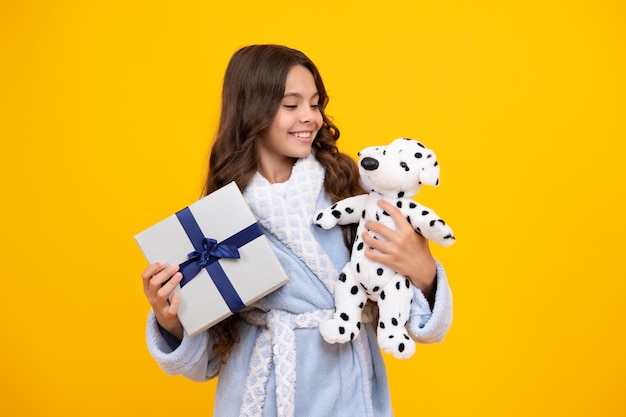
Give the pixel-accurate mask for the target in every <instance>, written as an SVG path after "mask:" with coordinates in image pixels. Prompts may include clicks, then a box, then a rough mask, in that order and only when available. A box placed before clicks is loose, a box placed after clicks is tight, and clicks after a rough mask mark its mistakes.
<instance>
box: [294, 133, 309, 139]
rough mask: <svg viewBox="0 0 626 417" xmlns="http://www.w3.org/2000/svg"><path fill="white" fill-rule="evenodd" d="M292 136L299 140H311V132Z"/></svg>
mask: <svg viewBox="0 0 626 417" xmlns="http://www.w3.org/2000/svg"><path fill="white" fill-rule="evenodd" d="M292 135H294V136H295V137H297V138H310V137H311V132H296V133H292Z"/></svg>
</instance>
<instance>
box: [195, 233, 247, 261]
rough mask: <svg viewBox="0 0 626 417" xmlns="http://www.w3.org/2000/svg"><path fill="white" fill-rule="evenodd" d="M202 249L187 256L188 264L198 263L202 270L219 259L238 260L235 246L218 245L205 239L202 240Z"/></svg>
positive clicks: (211, 240)
mask: <svg viewBox="0 0 626 417" xmlns="http://www.w3.org/2000/svg"><path fill="white" fill-rule="evenodd" d="M202 247H203V248H204V250H203V251H197V250H195V251H193V252H190V253H189V254H188V255H187V257H188V258H189V259H188V260H187V261H188V262H198V261H200V268H204V267H205V266H207V265H208V264H209V262H211V261H215V260H217V259H220V258H231V259H239V249H237V246H235V245H229V244H227V243H221V244H218V243H217V240H215V239H211V238H210V237H205V238H202Z"/></svg>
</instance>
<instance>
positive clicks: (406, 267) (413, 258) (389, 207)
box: [362, 200, 437, 300]
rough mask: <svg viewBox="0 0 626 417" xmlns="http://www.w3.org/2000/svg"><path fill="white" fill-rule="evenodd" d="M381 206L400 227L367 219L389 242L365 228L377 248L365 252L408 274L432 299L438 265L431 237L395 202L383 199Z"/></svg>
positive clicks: (367, 239)
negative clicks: (411, 223) (375, 237)
mask: <svg viewBox="0 0 626 417" xmlns="http://www.w3.org/2000/svg"><path fill="white" fill-rule="evenodd" d="M378 206H379V207H380V208H382V209H383V210H385V212H387V213H389V215H390V216H391V219H392V220H393V222H394V223H395V225H396V230H393V229H390V228H389V227H387V226H385V225H384V224H382V223H378V222H374V221H368V222H366V223H365V228H366V229H367V230H371V231H372V232H374V233H376V234H378V235H380V236H381V237H383V238H384V239H386V242H385V241H382V240H378V239H374V238H373V237H372V236H371V235H370V234H369V233H367V232H364V233H363V235H362V238H363V241H364V242H365V244H366V245H368V246H370V247H371V248H372V249H376V251H372V250H368V251H366V253H365V256H367V257H368V258H369V259H370V260H372V261H374V262H379V263H381V264H384V265H386V266H388V267H389V268H391V269H393V270H394V271H396V272H398V273H400V274H402V275H405V276H406V277H408V278H409V279H410V280H411V282H412V283H413V285H415V286H416V287H417V288H419V289H420V290H421V291H422V292H423V293H424V295H425V296H426V299H428V300H432V299H433V297H434V287H435V275H436V273H437V265H436V263H435V259H434V258H433V256H432V255H431V253H430V246H429V244H428V240H427V239H426V238H424V237H423V236H422V235H421V234H419V233H417V232H416V231H415V230H414V229H413V227H412V226H411V225H410V224H409V222H408V221H407V220H406V219H405V218H404V215H403V214H402V212H401V211H400V210H399V209H398V208H397V207H395V206H394V205H393V204H390V203H389V202H387V201H384V200H380V201H379V202H378Z"/></svg>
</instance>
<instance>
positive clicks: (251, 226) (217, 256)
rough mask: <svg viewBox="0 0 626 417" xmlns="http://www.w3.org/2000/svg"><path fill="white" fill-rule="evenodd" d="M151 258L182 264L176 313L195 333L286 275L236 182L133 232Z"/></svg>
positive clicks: (265, 291)
mask: <svg viewBox="0 0 626 417" xmlns="http://www.w3.org/2000/svg"><path fill="white" fill-rule="evenodd" d="M135 240H136V241H137V243H138V244H139V247H140V248H141V250H142V252H143V254H144V256H145V257H146V259H147V260H148V262H149V263H154V262H158V261H164V262H167V263H168V264H179V265H180V271H181V272H182V274H183V279H182V280H181V282H180V284H179V285H178V286H177V287H176V289H175V290H174V291H175V292H178V293H179V294H180V306H179V309H178V318H179V319H180V321H181V323H182V325H183V327H184V329H185V331H186V332H187V334H188V335H189V336H195V335H197V334H199V333H200V332H202V331H205V330H206V329H208V328H210V327H211V326H213V325H214V324H216V323H218V322H220V321H222V320H224V319H225V318H227V317H228V316H230V315H232V314H233V313H235V312H237V311H239V310H241V309H243V308H244V307H245V306H248V305H250V304H252V303H254V302H255V301H257V300H259V299H260V298H262V297H264V296H265V295H267V294H269V293H271V292H272V291H274V290H276V289H278V288H279V287H281V286H282V285H284V284H285V283H286V282H287V281H288V278H287V275H286V273H285V271H284V270H283V268H282V267H281V265H280V263H279V262H278V259H277V258H276V255H275V254H274V252H273V250H272V248H271V247H270V245H269V242H268V240H267V237H266V236H265V235H264V234H263V232H262V230H261V228H260V226H259V224H258V223H257V221H256V219H255V217H254V215H253V214H252V212H251V211H250V208H249V207H248V205H247V204H246V202H245V200H244V199H243V196H242V195H241V192H240V190H239V188H238V187H237V185H236V183H235V182H231V183H230V184H228V185H226V186H224V187H222V188H220V189H219V190H217V191H215V192H213V193H211V194H209V195H208V196H206V197H203V198H202V199H200V200H198V201H197V202H195V203H193V204H191V205H190V206H188V207H186V208H184V209H182V210H180V211H179V212H177V213H175V214H173V215H171V216H169V217H167V218H166V219H164V220H162V221H161V222H159V223H157V224H155V225H154V226H152V227H150V228H148V229H146V230H144V231H143V232H140V233H138V234H137V235H135Z"/></svg>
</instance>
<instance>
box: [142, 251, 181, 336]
mask: <svg viewBox="0 0 626 417" xmlns="http://www.w3.org/2000/svg"><path fill="white" fill-rule="evenodd" d="M141 277H142V278H143V292H144V293H145V294H146V297H147V298H148V302H149V303H150V306H152V310H153V311H154V314H155V315H156V319H157V321H158V322H159V324H160V325H161V327H163V328H164V329H165V330H167V331H168V332H169V333H170V334H171V335H172V336H174V337H175V338H177V339H178V340H179V341H180V340H182V339H183V325H182V324H181V323H180V320H179V319H178V316H177V315H176V313H177V312H178V306H179V304H180V296H179V294H178V293H174V294H173V295H172V298H171V301H170V300H169V299H168V297H169V296H170V294H171V293H172V291H174V289H175V288H176V286H177V285H178V283H179V282H180V280H181V279H182V278H183V275H182V274H181V273H180V272H178V265H169V266H167V265H166V264H165V263H163V262H157V263H154V264H152V265H150V266H148V267H147V268H146V269H145V270H144V271H143V273H142V274H141ZM168 280H169V281H168ZM166 281H167V282H166ZM164 283H165V284H164Z"/></svg>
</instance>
